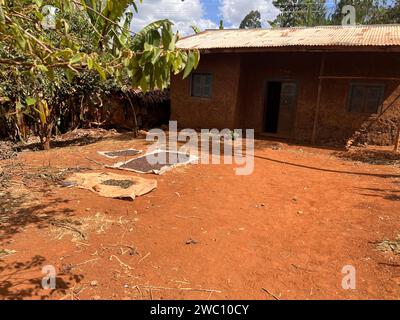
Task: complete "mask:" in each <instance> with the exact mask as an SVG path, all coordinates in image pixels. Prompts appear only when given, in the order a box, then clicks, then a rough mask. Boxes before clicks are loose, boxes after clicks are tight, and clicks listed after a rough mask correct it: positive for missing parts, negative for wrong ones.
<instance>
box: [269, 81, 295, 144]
mask: <svg viewBox="0 0 400 320" xmlns="http://www.w3.org/2000/svg"><path fill="white" fill-rule="evenodd" d="M266 90H267V92H266V100H265V101H266V105H265V118H264V132H266V133H270V134H277V135H279V136H282V137H289V136H290V134H291V131H292V127H293V118H294V112H295V109H296V100H297V99H296V97H297V84H296V83H295V82H289V81H285V82H282V81H269V82H268V83H267V88H266Z"/></svg>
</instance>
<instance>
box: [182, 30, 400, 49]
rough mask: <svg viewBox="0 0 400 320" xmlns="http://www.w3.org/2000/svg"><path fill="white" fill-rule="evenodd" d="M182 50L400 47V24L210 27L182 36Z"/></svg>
mask: <svg viewBox="0 0 400 320" xmlns="http://www.w3.org/2000/svg"><path fill="white" fill-rule="evenodd" d="M177 46H178V48H181V49H193V48H198V49H224V48H225V49H228V48H279V47H310V46H318V47H333V46H400V24H399V25H370V26H364V25H359V26H323V27H312V28H305V27H301V28H272V29H248V30H243V29H242V30H237V29H225V30H206V31H204V32H201V33H199V34H197V35H193V36H189V37H186V38H182V39H181V40H180V41H179V42H178V44H177Z"/></svg>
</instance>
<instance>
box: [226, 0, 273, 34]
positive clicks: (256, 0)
mask: <svg viewBox="0 0 400 320" xmlns="http://www.w3.org/2000/svg"><path fill="white" fill-rule="evenodd" d="M220 2H221V6H220V14H221V16H222V18H223V20H224V23H225V27H229V28H238V27H239V25H240V22H242V20H243V19H244V17H245V16H246V15H247V14H248V13H249V12H250V11H251V10H258V11H259V12H260V13H261V20H262V25H263V27H267V26H268V22H267V21H271V20H274V19H275V18H276V16H277V15H278V14H279V10H278V9H277V8H275V7H274V5H273V4H272V0H251V1H249V0H220Z"/></svg>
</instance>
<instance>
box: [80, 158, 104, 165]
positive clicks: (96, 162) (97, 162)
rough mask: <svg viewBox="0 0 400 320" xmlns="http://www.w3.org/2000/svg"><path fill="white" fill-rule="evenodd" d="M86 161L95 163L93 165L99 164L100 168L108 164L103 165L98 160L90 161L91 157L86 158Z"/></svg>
mask: <svg viewBox="0 0 400 320" xmlns="http://www.w3.org/2000/svg"><path fill="white" fill-rule="evenodd" d="M85 159H86V160H88V161H90V162H93V163H95V164H97V165H98V166H101V167H105V166H106V164H104V163H101V162H99V161H96V160H93V159H90V158H89V157H85Z"/></svg>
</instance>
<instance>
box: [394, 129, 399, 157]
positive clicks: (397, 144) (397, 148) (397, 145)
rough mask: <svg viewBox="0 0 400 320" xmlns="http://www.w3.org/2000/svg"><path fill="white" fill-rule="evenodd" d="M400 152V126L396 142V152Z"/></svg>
mask: <svg viewBox="0 0 400 320" xmlns="http://www.w3.org/2000/svg"><path fill="white" fill-rule="evenodd" d="M399 151H400V125H398V126H397V135H396V141H395V143H394V152H399Z"/></svg>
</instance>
